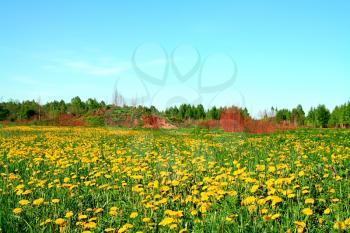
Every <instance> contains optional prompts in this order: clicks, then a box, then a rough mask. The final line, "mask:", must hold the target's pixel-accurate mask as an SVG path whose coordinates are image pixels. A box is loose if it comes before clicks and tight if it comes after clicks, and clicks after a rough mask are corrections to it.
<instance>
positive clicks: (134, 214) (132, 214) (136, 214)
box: [130, 212, 139, 218]
mask: <svg viewBox="0 0 350 233" xmlns="http://www.w3.org/2000/svg"><path fill="white" fill-rule="evenodd" d="M138 215H139V214H138V213H137V212H132V213H131V214H130V218H136V217H137V216H138Z"/></svg>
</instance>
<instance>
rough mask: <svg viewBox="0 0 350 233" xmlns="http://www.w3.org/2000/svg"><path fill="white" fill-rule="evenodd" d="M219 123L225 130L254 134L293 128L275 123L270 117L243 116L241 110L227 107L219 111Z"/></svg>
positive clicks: (289, 125) (292, 127)
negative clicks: (255, 118)
mask: <svg viewBox="0 0 350 233" xmlns="http://www.w3.org/2000/svg"><path fill="white" fill-rule="evenodd" d="M220 125H221V128H222V129H223V130H224V131H225V132H247V133H254V134H269V133H273V132H276V131H280V130H290V129H294V128H295V127H294V126H293V125H291V124H288V123H283V124H277V123H275V122H274V121H273V120H272V119H266V120H265V119H264V120H254V119H251V118H248V117H244V116H243V115H242V113H241V111H240V110H239V109H236V108H231V109H227V110H225V111H223V112H222V113H221V116H220Z"/></svg>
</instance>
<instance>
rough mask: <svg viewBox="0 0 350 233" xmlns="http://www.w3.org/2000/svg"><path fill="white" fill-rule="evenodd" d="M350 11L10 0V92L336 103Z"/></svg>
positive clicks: (344, 6) (5, 84)
mask: <svg viewBox="0 0 350 233" xmlns="http://www.w3.org/2000/svg"><path fill="white" fill-rule="evenodd" d="M349 12H350V3H349V2H348V1H345V0H344V1H337V0H335V1H299V0H297V1H212V2H210V3H209V1H208V2H204V1H191V2H190V1H173V2H170V1H147V2H146V1H142V2H141V1H127V2H121V1H119V2H118V1H100V2H97V1H50V2H48V1H34V2H33V1H32V2H29V1H6V2H5V1H3V2H2V3H1V6H0V29H1V36H0V98H1V100H3V101H4V100H8V99H17V100H24V99H35V100H36V99H38V98H40V99H41V101H42V102H46V101H50V100H54V99H64V100H67V101H69V100H70V99H71V98H72V97H74V96H76V95H79V96H81V98H82V99H86V98H88V97H94V98H96V99H98V100H104V101H106V102H111V100H112V96H113V92H114V90H115V89H118V92H119V93H121V94H122V95H124V96H125V99H126V101H132V99H136V100H137V102H138V103H143V104H146V105H149V104H154V105H156V106H158V107H160V108H164V107H167V106H169V105H171V104H177V103H179V102H188V103H203V104H204V105H205V106H212V105H227V104H236V105H240V106H245V107H247V108H248V109H249V110H250V112H252V113H253V114H254V115H258V113H259V111H260V110H264V109H269V108H270V107H271V106H276V107H279V108H282V107H287V108H292V107H294V106H296V105H297V104H299V103H300V104H302V105H303V106H304V108H305V110H308V109H309V108H310V107H311V106H315V105H318V104H320V103H324V104H326V105H327V107H329V108H331V109H332V108H333V107H334V106H335V105H337V104H342V103H344V102H346V101H348V100H350V29H349V28H350V14H349ZM133 54H134V55H135V56H134V57H133ZM164 70H166V71H167V72H166V73H164ZM174 70H177V71H179V72H178V73H176V71H174ZM140 71H142V72H140ZM191 71H193V72H191ZM187 72H189V75H188V76H187V77H184V74H185V73H187ZM146 73H147V74H148V75H145V74H146ZM179 74H180V75H179ZM181 74H182V76H181ZM163 78H164V81H162V80H163Z"/></svg>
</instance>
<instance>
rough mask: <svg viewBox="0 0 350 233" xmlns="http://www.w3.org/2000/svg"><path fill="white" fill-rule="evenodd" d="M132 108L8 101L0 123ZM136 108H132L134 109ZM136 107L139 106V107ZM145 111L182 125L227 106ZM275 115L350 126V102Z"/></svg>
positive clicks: (0, 106) (0, 105)
mask: <svg viewBox="0 0 350 233" xmlns="http://www.w3.org/2000/svg"><path fill="white" fill-rule="evenodd" d="M116 107H119V108H123V107H124V108H126V107H128V108H130V106H126V105H124V106H115V105H111V104H106V103H105V102H104V101H100V102H99V101H97V100H96V99H93V98H89V99H87V100H86V101H82V100H81V99H80V97H79V96H76V97H74V98H72V99H71V101H70V102H68V103H66V102H65V101H64V100H61V101H56V100H55V101H51V102H47V103H46V104H40V103H39V101H34V100H31V101H29V100H27V101H22V102H19V101H13V100H10V101H6V102H0V121H5V120H7V121H22V120H32V119H36V120H42V119H55V118H57V117H58V116H59V115H60V114H72V115H74V116H85V115H86V116H89V115H91V114H93V113H94V112H96V111H98V110H101V109H104V110H108V109H113V108H116ZM131 108H132V107H131ZM135 108H136V107H135ZM137 108H138V109H140V108H142V110H143V111H142V112H145V113H147V114H155V115H161V116H164V117H166V118H167V119H169V120H170V121H173V122H181V121H184V120H219V119H220V115H221V112H223V111H225V110H226V109H227V108H226V107H216V106H213V107H211V108H209V109H205V108H204V106H203V105H202V104H198V105H190V104H181V105H180V106H173V107H169V108H167V109H165V110H164V111H159V110H158V109H157V108H156V107H154V106H150V107H146V106H137ZM240 111H241V114H242V115H243V116H244V117H247V118H249V117H250V115H249V112H248V110H247V109H246V108H240ZM271 112H272V115H271V116H268V117H267V118H270V119H273V120H275V121H276V122H277V123H282V122H287V123H289V124H294V125H296V126H310V127H323V128H325V127H342V128H348V127H350V102H348V103H345V104H343V105H340V106H336V107H335V108H334V109H333V111H330V110H329V109H327V108H326V106H325V105H319V106H317V107H312V108H311V109H310V110H309V112H308V114H306V113H305V111H304V109H303V107H302V106H301V105H298V106H297V107H295V108H293V109H291V110H289V109H286V108H283V109H277V108H271Z"/></svg>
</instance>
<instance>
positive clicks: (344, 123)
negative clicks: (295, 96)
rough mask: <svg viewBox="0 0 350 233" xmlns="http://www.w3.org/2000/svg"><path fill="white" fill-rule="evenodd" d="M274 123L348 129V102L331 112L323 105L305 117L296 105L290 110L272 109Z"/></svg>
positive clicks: (349, 103) (312, 109)
mask: <svg viewBox="0 0 350 233" xmlns="http://www.w3.org/2000/svg"><path fill="white" fill-rule="evenodd" d="M272 111H273V112H274V115H275V119H276V122H278V123H281V122H289V123H293V124H295V125H296V126H309V127H317V128H327V127H336V128H349V127H350V102H348V103H345V104H342V105H340V106H336V107H335V108H334V109H333V111H330V110H329V109H327V107H326V106H325V105H323V104H321V105H318V106H317V107H312V108H311V109H310V111H309V112H308V114H307V115H306V114H305V112H304V110H303V107H302V106H301V105H298V106H297V107H296V108H293V109H292V110H289V109H280V110H278V109H272Z"/></svg>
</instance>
